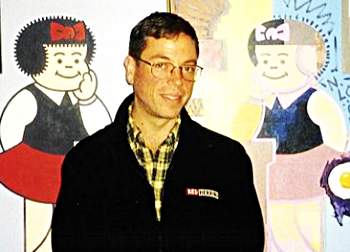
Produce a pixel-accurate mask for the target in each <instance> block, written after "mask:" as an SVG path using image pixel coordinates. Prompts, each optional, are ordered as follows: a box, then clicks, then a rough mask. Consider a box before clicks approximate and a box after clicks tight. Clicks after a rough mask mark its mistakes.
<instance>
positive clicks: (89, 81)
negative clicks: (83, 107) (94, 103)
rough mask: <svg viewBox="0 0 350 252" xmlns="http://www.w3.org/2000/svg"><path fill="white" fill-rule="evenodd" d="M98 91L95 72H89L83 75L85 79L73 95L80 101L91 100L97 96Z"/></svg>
mask: <svg viewBox="0 0 350 252" xmlns="http://www.w3.org/2000/svg"><path fill="white" fill-rule="evenodd" d="M96 89H97V78H96V74H95V73H94V71H92V70H89V72H86V73H84V74H83V79H82V80H81V82H80V83H79V88H78V89H77V90H75V91H74V92H73V93H74V95H75V96H76V97H77V98H78V99H79V100H83V101H86V100H89V99H90V98H92V97H93V96H94V95H95V92H96Z"/></svg>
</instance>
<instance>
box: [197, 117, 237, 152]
mask: <svg viewBox="0 0 350 252" xmlns="http://www.w3.org/2000/svg"><path fill="white" fill-rule="evenodd" d="M193 129H194V132H196V134H197V139H198V141H199V143H200V144H202V145H204V146H212V145H214V146H213V147H217V148H219V149H232V148H233V149H236V150H240V151H244V147H243V145H242V144H241V143H240V142H238V141H237V140H235V139H233V138H230V137H228V136H225V135H224V134H221V133H219V132H216V131H214V130H212V129H209V128H207V127H205V126H202V125H201V124H199V123H197V122H194V123H193Z"/></svg>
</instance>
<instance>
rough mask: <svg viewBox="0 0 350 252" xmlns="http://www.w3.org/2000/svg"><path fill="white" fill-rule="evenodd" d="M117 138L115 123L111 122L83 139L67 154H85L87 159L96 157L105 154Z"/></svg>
mask: <svg viewBox="0 0 350 252" xmlns="http://www.w3.org/2000/svg"><path fill="white" fill-rule="evenodd" d="M117 138H118V136H117V134H116V129H115V125H114V123H111V124H109V125H107V126H106V127H104V128H102V129H100V130H98V131H97V132H95V133H94V134H92V135H90V136H87V137H86V138H84V139H82V140H81V141H80V142H79V143H77V145H76V146H74V147H73V148H72V149H71V150H70V151H69V152H68V154H67V156H68V155H69V156H77V157H79V156H84V157H85V159H86V158H91V157H95V156H96V155H100V154H103V153H104V151H105V150H106V149H109V148H110V146H112V145H113V142H114V141H115V140H116V139H117Z"/></svg>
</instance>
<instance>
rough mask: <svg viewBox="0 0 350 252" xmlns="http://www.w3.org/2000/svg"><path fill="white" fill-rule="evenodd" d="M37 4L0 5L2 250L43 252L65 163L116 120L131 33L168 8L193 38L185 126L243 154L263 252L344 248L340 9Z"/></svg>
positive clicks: (343, 9)
mask: <svg viewBox="0 0 350 252" xmlns="http://www.w3.org/2000/svg"><path fill="white" fill-rule="evenodd" d="M38 1H39V0H31V1H28V0H18V4H19V5H20V6H22V7H23V8H21V9H18V8H17V6H16V4H15V3H11V1H8V2H7V1H6V3H5V1H1V2H0V8H1V24H0V25H1V27H0V34H1V36H2V38H1V42H2V44H1V46H2V48H1V50H2V52H1V59H2V60H3V61H2V74H0V115H1V117H0V146H1V151H0V226H6V229H0V251H11V252H29V251H51V246H50V222H51V215H52V211H53V208H54V204H55V199H56V197H57V193H58V190H59V183H60V176H59V173H60V164H61V162H62V160H63V158H64V155H65V153H67V151H68V150H69V149H70V148H71V147H72V146H74V144H76V142H78V141H79V140H80V139H82V138H84V137H85V136H88V135H90V134H93V133H94V132H95V131H96V130H98V129H99V128H101V127H103V126H104V125H106V124H108V123H109V122H110V121H111V120H112V119H111V118H112V117H113V116H114V113H115V111H116V109H117V107H118V105H119V102H120V101H121V100H123V98H124V97H125V95H126V94H128V93H130V92H131V90H130V89H129V86H127V85H126V83H125V80H124V73H123V66H122V61H123V59H124V56H125V54H126V53H127V40H128V35H129V32H130V28H131V27H132V26H133V25H134V24H135V22H136V21H138V20H139V19H140V18H142V17H144V16H145V15H147V14H148V13H150V12H152V11H156V10H159V11H164V10H165V9H166V7H167V8H168V11H171V12H174V13H177V14H179V15H181V16H183V17H184V18H186V19H188V20H189V21H190V22H191V23H192V24H193V25H194V26H195V29H196V31H197V33H198V35H199V40H200V58H199V64H200V65H201V66H203V67H204V70H203V72H202V76H201V78H200V80H199V81H198V82H197V83H196V85H195V87H194V93H193V97H192V99H191V100H190V102H189V104H188V105H187V109H188V111H189V113H190V115H191V117H192V118H193V119H195V120H197V121H198V122H200V123H201V124H203V125H204V126H206V127H208V128H210V129H212V130H215V131H217V132H219V133H222V134H224V135H226V136H229V137H231V138H234V139H237V140H239V141H240V142H241V143H242V144H243V145H244V146H245V148H246V150H247V152H248V154H249V155H250V157H251V159H252V163H253V168H254V183H255V186H256V189H257V193H258V198H259V202H260V205H261V208H262V211H263V216H264V221H265V232H266V246H265V251H266V252H267V251H268V252H282V251H283V252H304V251H305V252H309V251H310V252H311V251H317V252H346V251H348V248H349V247H350V240H349V238H348V236H349V233H350V218H349V217H350V154H349V151H350V146H349V125H350V76H349V73H350V58H349V55H350V26H349V23H350V6H349V1H348V0H261V1H255V0H245V1H235V0H217V1H212V0H193V1H186V0H168V1H165V0H164V1H163V0H162V1H161V0H153V1H148V3H147V4H145V6H143V7H141V6H140V4H139V3H140V2H139V1H138V2H137V4H136V3H132V1H130V3H129V2H128V3H125V5H123V7H121V6H120V5H118V4H117V3H115V2H117V1H113V0H102V1H98V2H96V3H95V2H94V1H92V2H91V5H89V6H88V5H86V4H83V3H84V1H75V2H74V3H76V4H74V3H73V2H72V3H71V2H70V1H67V6H68V5H69V6H68V7H67V6H66V7H64V5H62V4H58V3H57V1H53V0H52V1H51V0H50V1H49V0H48V1H47V2H48V6H49V7H48V8H47V9H45V8H44V9H42V10H41V11H40V7H39V6H40V4H38ZM68 2H69V4H68ZM29 3H31V4H29ZM33 6H37V7H35V8H34V7H33ZM135 6H138V8H137V10H136V9H135V8H136V7H135ZM123 8H124V9H123ZM125 9H128V10H131V9H133V10H135V11H133V12H132V13H133V15H131V12H130V16H128V17H119V16H118V15H120V16H121V15H123V13H125ZM15 10H16V13H15ZM117 11H119V12H118V15H116V14H115V13H116V12H117ZM17 12H18V17H17V19H16V18H14V17H12V16H15V15H16V14H17ZM96 12H101V13H104V15H96ZM11 13H12V14H11ZM128 13H129V12H128ZM128 21H129V22H130V24H129V23H128ZM115 24H116V25H118V24H120V27H119V26H118V27H119V28H118V29H117V30H118V32H115V31H114V30H113V29H111V28H110V27H113V26H114V25H115ZM90 27H91V28H90ZM4 34H5V35H6V36H5V35H4ZM122 37H123V39H122ZM19 115H20V116H19ZM39 163H40V166H38V165H37V164H39ZM238 207H239V206H238Z"/></svg>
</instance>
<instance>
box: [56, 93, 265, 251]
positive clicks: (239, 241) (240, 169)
mask: <svg viewBox="0 0 350 252" xmlns="http://www.w3.org/2000/svg"><path fill="white" fill-rule="evenodd" d="M133 98H134V96H133V94H132V95H130V96H129V97H127V98H126V100H125V101H124V102H123V103H122V105H121V106H120V108H119V110H118V112H117V115H116V118H115V121H114V122H113V123H112V124H110V125H108V126H107V127H105V128H104V129H102V130H100V131H98V132H97V133H95V134H94V135H92V136H89V137H87V138H85V139H84V140H82V141H81V142H80V143H79V144H78V145H77V146H76V147H74V148H73V149H72V150H71V151H70V152H69V153H68V154H67V155H66V158H65V160H64V164H63V167H62V185H61V191H60V194H59V198H58V201H57V205H56V207H55V209H54V215H53V221H52V249H53V251H54V252H58V251H157V252H160V251H162V252H167V251H214V252H219V251H231V252H233V251H234V252H237V251H247V252H255V251H257V252H258V251H263V247H264V228H263V221H262V215H261V211H260V207H259V204H258V200H257V196H256V192H255V189H254V185H253V175H252V167H251V162H250V159H249V157H248V155H247V154H246V152H245V150H244V148H243V147H242V145H240V144H239V143H238V142H236V141H234V140H232V139H229V138H227V137H224V136H222V135H220V134H217V133H215V132H213V131H210V130H208V129H206V128H204V127H202V126H200V125H199V124H198V123H196V122H194V121H193V120H191V119H190V117H189V116H188V114H187V112H186V111H185V110H184V109H183V110H182V111H181V125H180V140H179V144H178V146H177V149H176V151H175V153H174V156H173V160H172V162H171V165H170V167H169V169H168V172H167V175H166V181H165V183H164V190H163V195H162V210H161V221H160V222H158V221H157V219H156V212H155V208H154V193H153V189H152V187H151V186H150V185H149V183H148V181H147V178H146V174H145V171H144V169H143V168H142V167H140V166H139V164H138V162H137V160H136V158H135V155H134V153H133V152H132V150H131V149H130V146H129V144H128V140H127V134H126V125H127V120H128V106H129V104H130V103H131V102H132V100H133Z"/></svg>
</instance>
